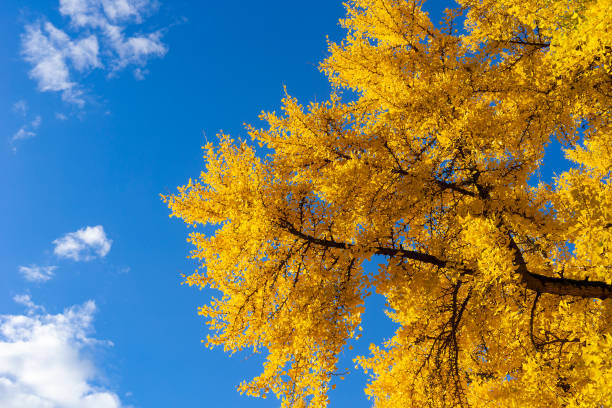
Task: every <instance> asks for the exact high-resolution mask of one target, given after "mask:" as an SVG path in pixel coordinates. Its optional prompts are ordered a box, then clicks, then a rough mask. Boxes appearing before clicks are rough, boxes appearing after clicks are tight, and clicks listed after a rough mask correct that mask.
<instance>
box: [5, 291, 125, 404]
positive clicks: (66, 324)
mask: <svg viewBox="0 0 612 408" xmlns="http://www.w3.org/2000/svg"><path fill="white" fill-rule="evenodd" d="M15 300H17V301H18V302H19V303H22V304H24V305H26V307H28V315H0V406H1V407H3V408H24V407H27V408H119V407H121V401H120V399H119V397H118V396H117V394H115V393H114V392H112V391H109V390H107V389H104V388H101V387H99V386H96V385H95V380H96V379H97V378H98V377H99V374H98V370H97V368H96V366H95V364H94V363H93V361H92V360H91V359H90V358H88V357H87V356H86V355H85V353H83V351H84V350H86V349H91V348H92V347H94V346H96V345H100V344H101V343H104V342H101V341H99V340H96V339H94V338H92V337H89V335H90V333H91V332H92V322H93V314H94V312H95V310H96V305H95V303H94V302H93V301H88V302H85V303H84V304H83V305H77V306H72V307H70V308H68V309H65V310H64V312H63V313H59V314H56V315H51V314H45V313H44V312H42V311H40V310H41V308H40V306H37V305H35V304H34V303H33V302H32V300H31V299H30V297H29V296H28V295H21V296H19V297H16V299H15ZM106 344H108V343H106Z"/></svg>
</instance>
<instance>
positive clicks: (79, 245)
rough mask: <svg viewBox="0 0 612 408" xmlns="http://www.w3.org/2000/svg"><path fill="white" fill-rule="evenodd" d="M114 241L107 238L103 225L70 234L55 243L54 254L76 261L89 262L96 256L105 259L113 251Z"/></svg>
mask: <svg viewBox="0 0 612 408" xmlns="http://www.w3.org/2000/svg"><path fill="white" fill-rule="evenodd" d="M112 243H113V241H112V240H110V239H108V238H107V237H106V233H105V232H104V228H103V227H102V226H101V225H97V226H95V227H85V228H82V229H80V230H78V231H75V232H69V233H68V234H66V235H64V236H63V237H61V238H58V239H56V240H55V241H53V244H55V248H54V250H53V252H54V253H55V255H57V256H59V257H60V258H70V259H74V260H75V261H89V260H92V259H94V258H96V256H99V257H101V258H103V257H105V256H106V254H108V252H109V251H110V249H111V245H112Z"/></svg>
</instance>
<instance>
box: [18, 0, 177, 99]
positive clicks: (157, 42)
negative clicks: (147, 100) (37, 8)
mask: <svg viewBox="0 0 612 408" xmlns="http://www.w3.org/2000/svg"><path fill="white" fill-rule="evenodd" d="M59 3H60V7H59V12H60V14H62V15H63V16H65V17H67V18H69V20H70V27H71V28H72V30H73V31H74V35H75V36H76V37H78V39H72V38H71V37H70V36H69V35H68V34H67V33H66V31H65V30H62V29H60V28H57V27H55V26H54V25H53V24H51V23H50V22H48V21H46V20H45V21H46V22H44V23H40V22H39V23H34V24H29V25H27V26H26V27H25V33H24V34H23V35H22V54H23V56H24V58H25V60H26V61H28V62H30V63H31V64H32V66H33V67H32V69H31V71H30V77H32V78H33V79H34V80H36V81H37V83H38V88H39V90H41V91H54V92H61V93H62V98H63V99H64V100H65V101H68V102H72V103H75V104H77V105H79V106H83V105H84V104H85V101H84V98H83V96H84V92H83V90H82V86H81V85H80V84H79V81H78V80H77V79H75V76H76V75H75V74H81V76H84V75H85V74H86V73H87V72H88V71H90V70H92V69H97V68H99V69H107V70H109V74H114V73H115V72H117V71H120V70H122V69H124V68H125V67H127V66H129V65H136V66H138V67H144V66H145V65H146V64H147V62H148V60H149V59H150V58H153V57H158V58H159V57H163V56H164V55H165V54H166V52H167V51H168V48H167V46H166V45H165V44H163V43H162V41H161V36H162V33H161V31H159V30H158V31H155V32H152V33H148V34H136V35H126V34H125V32H126V28H127V26H128V25H129V24H140V23H142V20H143V15H145V14H148V13H150V12H152V11H154V10H155V9H156V7H157V6H156V3H155V2H151V1H149V0H60V2H59ZM101 58H103V59H104V61H101ZM137 77H138V76H137ZM141 77H143V76H142V75H141Z"/></svg>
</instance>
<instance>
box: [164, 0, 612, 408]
mask: <svg viewBox="0 0 612 408" xmlns="http://www.w3.org/2000/svg"><path fill="white" fill-rule="evenodd" d="M422 6H423V4H422V2H421V1H417V0H349V1H348V2H347V4H346V9H347V15H346V18H345V19H343V20H341V24H342V26H343V27H344V28H345V29H346V30H347V34H346V37H345V38H344V40H343V41H342V42H340V43H330V44H329V56H328V57H327V59H325V60H324V61H323V62H322V64H321V70H322V71H323V72H324V73H325V74H326V75H327V77H328V79H329V81H330V83H331V85H332V88H333V92H332V93H331V95H330V96H329V98H328V99H327V100H326V101H324V102H317V103H309V104H308V105H307V106H303V105H301V104H300V103H299V102H298V101H297V100H296V99H295V98H293V97H291V96H289V95H287V96H286V98H284V99H283V101H282V113H280V114H277V113H264V114H262V119H263V120H265V121H266V122H267V125H266V127H265V128H263V129H257V128H253V127H248V132H249V134H250V136H251V137H252V141H245V140H235V139H232V138H231V137H230V136H227V135H221V136H220V141H219V143H218V144H217V145H213V144H210V143H209V144H207V145H206V146H205V148H204V150H205V160H206V165H205V170H204V171H203V172H202V173H201V175H200V177H199V179H198V180H195V181H191V180H190V181H189V183H188V184H187V185H186V186H183V187H179V189H178V193H176V194H174V195H170V196H164V199H165V200H166V202H167V204H168V205H169V207H170V208H171V210H172V215H173V216H177V217H180V218H182V219H183V220H184V222H185V223H187V224H189V225H191V226H197V225H200V224H211V225H214V226H216V229H215V230H214V231H215V232H214V234H209V235H206V234H204V233H203V232H198V231H197V230H196V231H195V232H192V233H191V234H190V238H189V240H190V241H191V242H192V243H193V245H194V246H195V249H194V250H193V252H192V257H193V258H195V259H196V260H197V261H198V262H199V264H200V265H201V266H200V267H199V268H198V269H197V270H196V272H195V273H194V274H192V275H191V276H188V277H187V278H186V282H187V283H188V284H190V285H196V286H199V287H202V288H203V287H209V288H213V289H217V290H218V291H220V293H221V295H220V297H219V298H215V299H214V300H213V301H211V302H210V304H207V305H205V306H203V307H202V308H201V314H202V315H204V316H205V317H206V318H207V323H208V325H209V326H210V329H211V330H212V335H211V336H209V338H208V344H209V345H211V346H223V347H224V349H225V350H227V351H229V352H235V351H238V350H242V349H245V348H250V349H253V350H255V351H263V352H266V353H267V359H266V361H265V363H264V364H263V371H262V373H261V374H260V375H259V376H257V377H256V378H254V379H252V380H250V381H248V382H245V383H243V384H241V385H240V386H239V390H240V391H242V392H245V393H246V394H249V395H255V396H264V395H265V394H266V393H270V392H271V393H274V394H275V395H276V396H277V397H279V398H280V399H281V401H282V406H283V407H304V406H309V407H317V408H319V407H325V406H326V405H327V403H328V398H327V392H328V391H329V389H330V388H331V387H332V385H331V379H332V375H333V374H334V372H336V370H337V369H338V368H337V363H338V355H339V353H340V352H341V351H342V350H343V349H344V348H345V347H347V342H348V341H349V340H350V339H353V338H356V337H358V336H359V333H360V322H361V316H362V314H363V312H364V304H365V303H364V300H365V298H366V296H368V294H370V293H372V292H376V293H379V294H380V295H382V296H384V297H385V299H386V302H387V307H388V312H387V314H388V316H389V318H391V319H392V320H393V321H394V322H396V323H397V325H398V329H397V331H396V332H395V333H394V334H390V336H392V337H390V339H389V340H388V341H386V342H385V343H384V344H378V345H372V346H371V348H370V354H369V355H365V356H361V357H358V358H357V360H356V363H357V364H358V365H360V366H361V367H362V368H363V369H364V370H365V371H366V372H367V373H369V374H370V376H371V377H370V381H369V383H368V384H367V387H366V390H365V393H366V394H367V395H368V396H369V397H370V398H372V400H373V403H374V406H376V407H379V408H383V407H384V408H387V407H389V408H391V407H394V408H395V407H455V406H475V407H485V406H487V407H488V406H491V407H493V406H495V407H498V406H499V407H527V406H528V407H552V406H554V407H557V406H559V407H602V406H612V303H611V302H612V300H610V298H611V297H612V255H611V252H610V250H611V248H612V187H611V184H610V176H611V171H612V115H611V109H612V2H611V1H610V0H577V1H566V0H459V2H458V4H456V5H455V8H453V9H447V10H445V18H444V19H443V21H441V22H439V23H434V22H432V21H431V20H430V18H429V16H428V14H427V13H426V12H425V11H423V8H422ZM257 143H258V144H259V145H260V146H262V147H264V148H265V149H263V150H262V151H264V152H267V153H265V154H263V153H262V154H258V153H257V152H258V150H257V148H256V147H255V146H256V144H257ZM551 143H560V144H562V145H563V147H564V149H565V155H566V157H567V158H568V159H570V160H571V163H572V164H571V165H570V166H568V168H566V169H560V170H565V171H563V172H561V171H560V172H559V173H558V175H557V176H556V178H555V179H554V180H553V181H552V182H547V181H546V180H544V181H542V180H539V178H538V174H539V170H540V168H541V166H542V164H543V162H544V161H545V160H546V159H547V158H546V153H547V146H549V145H550V144H551ZM375 255H378V256H379V257H382V258H384V259H385V262H384V263H382V264H381V265H380V266H379V269H378V270H375V271H372V270H369V269H368V270H365V269H364V267H363V264H364V261H366V260H368V259H370V258H371V257H372V256H375ZM366 329H367V327H366Z"/></svg>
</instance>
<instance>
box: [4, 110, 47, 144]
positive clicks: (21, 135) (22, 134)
mask: <svg viewBox="0 0 612 408" xmlns="http://www.w3.org/2000/svg"><path fill="white" fill-rule="evenodd" d="M41 123H42V118H41V117H40V116H39V115H37V116H36V117H35V118H34V120H32V122H30V123H29V124H26V125H23V126H22V127H21V128H20V129H19V130H18V131H17V132H15V134H14V135H13V137H12V138H11V141H13V142H15V141H17V140H24V139H30V138H32V137H34V136H36V132H34V130H36V129H37V128H38V127H39V126H40V124H41Z"/></svg>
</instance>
